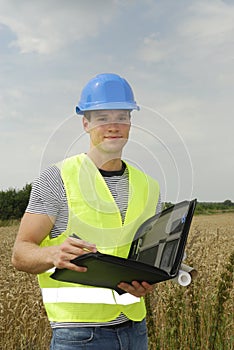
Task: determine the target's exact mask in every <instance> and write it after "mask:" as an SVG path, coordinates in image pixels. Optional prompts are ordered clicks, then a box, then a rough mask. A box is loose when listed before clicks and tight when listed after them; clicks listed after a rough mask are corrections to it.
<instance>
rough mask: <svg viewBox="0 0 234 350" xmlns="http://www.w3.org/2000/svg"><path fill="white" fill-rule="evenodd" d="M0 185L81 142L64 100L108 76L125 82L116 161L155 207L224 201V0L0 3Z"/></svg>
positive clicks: (229, 39)
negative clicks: (124, 132) (155, 198)
mask: <svg viewBox="0 0 234 350" xmlns="http://www.w3.org/2000/svg"><path fill="white" fill-rule="evenodd" d="M0 9H1V10H0V152H1V175H0V189H2V190H6V189H8V188H12V187H13V188H22V187H23V186H24V185H25V184H26V183H31V182H32V181H33V179H34V178H35V177H36V176H38V174H39V172H40V171H41V170H42V169H43V168H45V167H46V166H48V165H49V164H51V163H54V162H56V161H58V160H60V159H62V158H64V157H65V156H69V155H72V154H75V153H77V152H85V151H86V150H87V147H88V138H87V135H85V134H84V133H83V130H82V128H81V123H80V121H81V120H80V118H79V117H78V116H75V114H74V110H75V105H76V104H77V102H78V100H79V95H80V92H81V89H82V87H83V86H84V84H85V83H86V82H87V81H88V80H89V79H90V78H92V77H93V76H95V75H96V74H98V73H102V72H114V73H117V74H120V75H121V76H123V77H125V78H126V79H127V80H128V81H129V83H130V84H131V85H132V87H133V90H134V94H135V98H136V100H137V102H138V104H139V105H140V106H141V111H140V112H134V114H133V119H132V132H131V136H130V140H129V144H128V146H127V147H126V149H125V152H124V157H125V159H127V161H129V162H130V163H132V164H135V165H136V166H137V167H139V168H141V169H145V171H147V172H148V173H150V175H152V176H154V177H156V178H157V179H158V180H159V182H160V185H161V191H162V196H163V199H164V200H167V201H169V200H170V201H177V200H180V199H181V200H182V199H184V198H188V197H190V198H191V197H196V198H198V200H199V201H224V200H225V199H231V200H234V185H233V179H234V161H233V153H234V152H233V151H234V147H233V130H234V115H233V111H234V108H233V103H234V102H233V96H234V1H233V0H226V1H221V0H201V1H200V0H178V1H174V0H144V1H139V0H136V1H134V0H125V1H124V0H97V1H91V0H86V1H82V0H67V1H65V0H56V1H55V0H50V1H47V0H41V1H30V0H20V1H19V0H0Z"/></svg>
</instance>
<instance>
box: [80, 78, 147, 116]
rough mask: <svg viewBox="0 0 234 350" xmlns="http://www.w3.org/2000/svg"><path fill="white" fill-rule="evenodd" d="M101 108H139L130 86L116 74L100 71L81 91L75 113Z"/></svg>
mask: <svg viewBox="0 0 234 350" xmlns="http://www.w3.org/2000/svg"><path fill="white" fill-rule="evenodd" d="M102 109H127V110H133V109H136V110H139V109H140V108H139V106H138V105H137V104H136V102H135V101H134V95H133V91H132V88H131V86H130V85H129V83H128V82H127V81H126V80H125V79H124V78H122V77H120V76H119V75H117V74H113V73H102V74H98V75H97V76H96V77H94V78H92V79H91V80H90V81H89V82H88V83H87V84H86V85H85V87H84V88H83V90H82V92H81V97H80V101H79V103H78V105H77V106H76V113H77V114H84V112H85V111H92V110H102Z"/></svg>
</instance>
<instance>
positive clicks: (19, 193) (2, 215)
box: [0, 184, 32, 221]
mask: <svg viewBox="0 0 234 350" xmlns="http://www.w3.org/2000/svg"><path fill="white" fill-rule="evenodd" d="M31 189H32V185H31V184H27V185H26V186H24V187H23V188H22V189H20V190H16V189H15V188H9V189H8V190H7V191H0V220H1V221H6V220H18V219H20V218H21V217H22V216H23V214H24V212H25V209H26V207H27V204H28V200H29V196H30V192H31Z"/></svg>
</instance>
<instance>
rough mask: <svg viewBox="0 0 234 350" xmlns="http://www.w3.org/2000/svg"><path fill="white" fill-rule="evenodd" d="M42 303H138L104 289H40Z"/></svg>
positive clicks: (133, 299)
mask: <svg viewBox="0 0 234 350" xmlns="http://www.w3.org/2000/svg"><path fill="white" fill-rule="evenodd" d="M41 291H42V297H43V302H44V303H86V304H119V305H129V304H134V303H138V302H140V300H141V299H140V298H137V297H135V296H133V295H131V294H129V293H124V294H122V295H119V294H118V293H117V292H115V291H112V290H111V289H106V288H95V287H93V288H82V287H79V288H73V287H72V288H67V287H66V288H42V289H41Z"/></svg>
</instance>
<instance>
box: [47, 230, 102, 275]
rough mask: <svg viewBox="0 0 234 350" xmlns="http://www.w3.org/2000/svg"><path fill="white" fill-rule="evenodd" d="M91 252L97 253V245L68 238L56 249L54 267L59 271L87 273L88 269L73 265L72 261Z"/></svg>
mask: <svg viewBox="0 0 234 350" xmlns="http://www.w3.org/2000/svg"><path fill="white" fill-rule="evenodd" d="M90 252H93V253H95V252H97V248H96V246H95V244H92V243H89V242H86V241H83V240H81V239H77V238H72V237H68V238H67V239H66V240H65V241H64V242H63V243H62V244H61V245H60V246H58V247H57V249H56V254H55V258H54V266H55V267H57V268H59V269H63V268H66V269H70V270H73V271H77V272H86V271H87V268H85V267H82V266H76V265H75V264H73V263H71V260H73V259H75V258H76V257H78V256H81V255H84V254H87V253H90Z"/></svg>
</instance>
